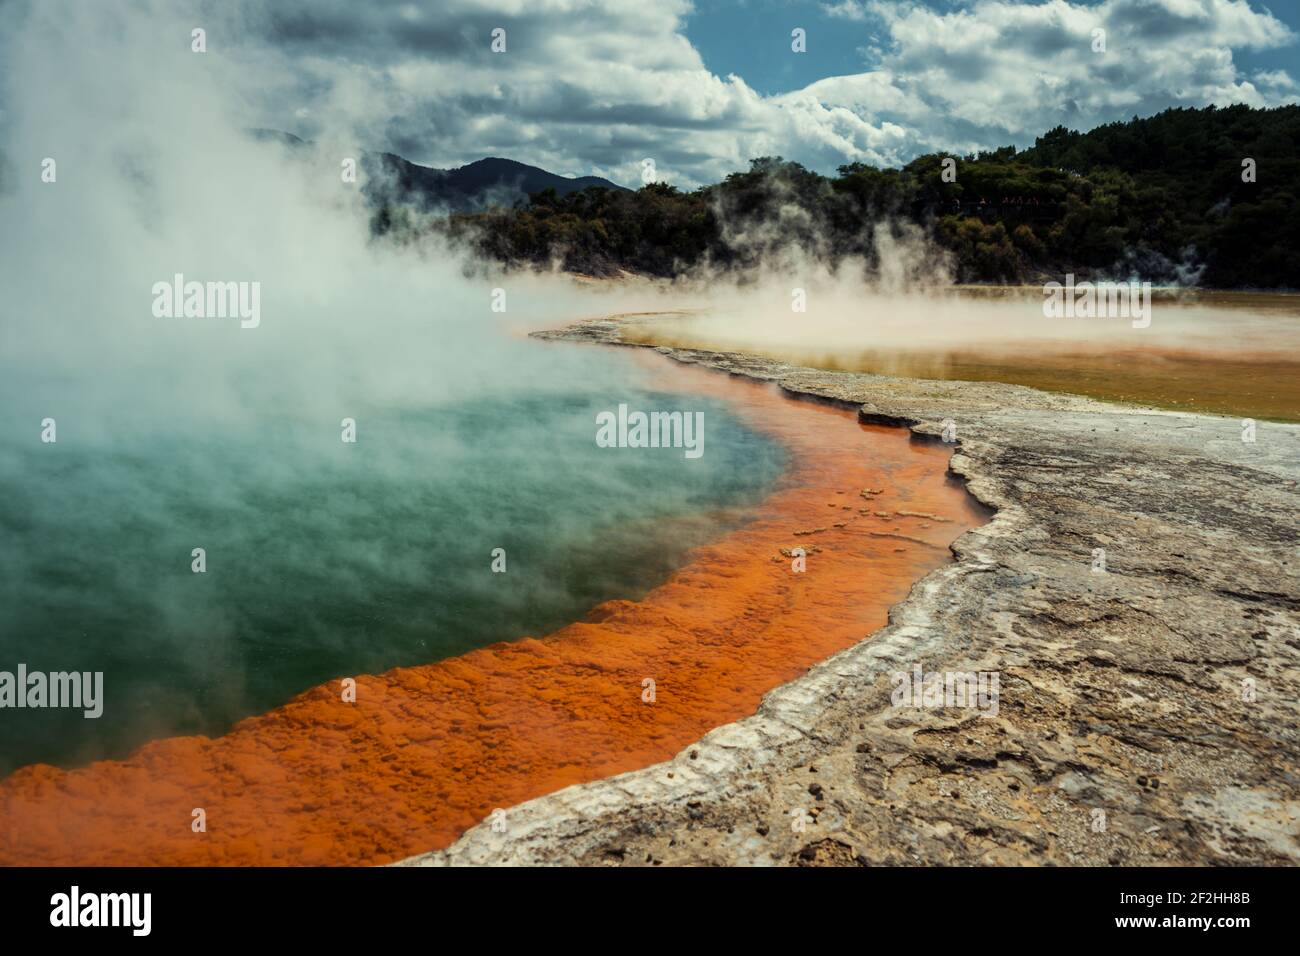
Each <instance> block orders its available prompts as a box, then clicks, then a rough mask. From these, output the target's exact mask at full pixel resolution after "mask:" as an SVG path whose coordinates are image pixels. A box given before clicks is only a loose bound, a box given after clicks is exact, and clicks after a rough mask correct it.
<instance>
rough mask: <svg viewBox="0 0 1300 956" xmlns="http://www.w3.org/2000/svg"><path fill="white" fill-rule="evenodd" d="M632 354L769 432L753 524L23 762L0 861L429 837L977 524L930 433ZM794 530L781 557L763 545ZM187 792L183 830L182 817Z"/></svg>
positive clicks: (680, 712)
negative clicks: (773, 476) (276, 703)
mask: <svg viewBox="0 0 1300 956" xmlns="http://www.w3.org/2000/svg"><path fill="white" fill-rule="evenodd" d="M647 358H648V359H650V360H652V361H653V362H654V363H656V366H655V367H656V368H657V370H658V374H660V375H662V376H663V377H664V381H665V384H666V385H669V386H671V387H673V388H674V389H675V390H678V391H683V392H694V393H697V394H699V393H708V394H711V395H714V396H717V397H721V398H723V399H725V400H727V401H728V402H729V403H730V405H731V407H732V408H733V410H734V412H735V413H736V414H737V415H738V416H739V417H740V418H741V419H742V420H744V421H746V422H747V423H748V424H750V425H751V427H754V428H757V429H760V430H762V431H763V432H766V433H767V434H769V435H771V436H772V437H773V438H775V439H776V440H778V441H780V442H781V443H783V444H784V445H785V446H786V447H787V448H788V450H789V451H790V453H791V454H790V466H789V470H788V471H787V474H786V475H785V476H784V477H783V479H782V481H781V483H780V485H779V487H778V488H777V490H776V491H775V492H774V493H773V494H772V495H771V496H769V497H768V498H767V499H766V500H764V501H763V502H762V503H761V504H760V505H759V506H758V507H757V508H756V509H755V513H754V516H753V518H752V520H750V521H749V522H748V523H746V524H745V525H744V526H742V527H740V528H739V529H737V530H734V531H731V532H729V533H727V534H725V535H724V536H723V537H721V538H720V539H719V540H717V541H715V542H714V543H712V544H710V545H708V546H705V547H703V548H699V549H697V550H696V551H695V552H693V553H692V556H691V561H690V563H689V564H688V565H687V566H686V567H684V568H682V569H681V570H680V571H678V572H677V573H675V574H674V575H673V576H672V577H671V578H669V580H668V581H666V582H665V583H664V584H663V585H661V586H660V587H658V588H656V589H654V590H653V591H651V592H650V593H649V594H648V595H646V596H645V597H644V598H643V599H642V600H639V601H627V600H619V601H611V602H607V603H606V604H603V605H601V606H600V607H598V608H596V609H595V610H593V611H592V612H591V614H589V615H588V616H587V618H586V619H585V620H584V621H581V622H579V623H574V624H571V625H569V626H567V627H565V628H563V629H561V630H559V631H557V632H555V633H553V634H550V635H547V636H546V637H543V638H540V639H533V638H527V639H523V640H519V641H514V642H510V643H501V644H495V645H492V646H491V647H487V648H483V649H480V650H476V651H473V652H471V653H468V654H465V655H462V656H460V657H455V658H451V659H448V660H443V661H439V662H438V663H435V664H429V665H427V666H419V667H410V668H401V669H398V670H393V671H389V672H388V673H385V674H381V675H378V676H362V677H358V678H357V687H356V701H355V703H349V702H344V700H343V694H342V693H341V682H340V681H333V682H331V683H330V684H326V685H323V686H320V687H317V688H314V689H312V690H310V691H307V692H306V693H303V694H301V695H299V696H298V697H296V698H294V699H293V700H291V701H289V702H288V703H286V704H285V705H284V706H282V707H278V708H276V709H275V710H273V711H271V712H269V713H267V714H264V715H261V716H257V717H252V718H249V719H247V720H243V721H241V722H240V723H238V724H237V725H236V726H235V727H234V728H232V729H231V731H230V732H229V733H227V734H225V735H224V736H222V737H218V738H215V739H213V738H207V737H177V738H171V739H164V740H158V741H154V742H152V743H149V744H147V745H145V746H144V747H141V748H140V749H139V750H137V751H136V752H135V753H134V754H132V755H131V756H130V757H128V758H127V759H124V760H115V761H102V762H99V763H94V764H91V765H90V766H88V767H84V768H82V769H77V770H71V771H65V770H60V769H57V768H55V767H51V766H47V765H40V764H38V765H34V766H30V767H24V768H22V769H20V770H18V771H16V772H15V773H13V774H11V775H10V776H9V777H8V778H7V779H6V780H4V781H3V782H0V863H3V864H30V865H168V864H180V865H187V864H200V865H201V864H207V865H228V864H258V865H282V864H314V865H320V864H324V865H331V864H364V863H385V862H391V861H393V860H398V859H401V858H403V857H406V856H410V855H412V854H415V853H420V852H424V851H427V850H432V849H436V848H439V847H442V846H446V845H447V844H449V843H451V842H452V841H453V840H455V838H456V837H457V836H458V835H459V834H460V833H462V832H463V831H464V830H466V829H468V828H469V827H471V826H473V825H474V824H476V823H479V822H480V821H482V820H483V819H484V818H486V817H487V816H488V815H489V814H491V812H492V811H493V809H495V808H498V807H502V808H506V807H509V806H511V805H513V804H516V803H519V802H521V801H524V800H527V799H530V798H532V797H536V796H540V795H542V794H545V793H549V792H552V791H555V790H557V789H560V788H562V787H565V786H568V785H570V784H576V783H582V782H585V781H590V780H595V779H598V778H601V777H606V776H610V775H612V774H617V773H622V772H624V771H627V770H633V769H637V768H640V767H645V766H648V765H650V764H654V763H657V762H659V761H661V760H665V759H667V758H669V757H671V756H673V755H674V754H676V753H677V752H678V751H679V750H681V748H682V747H684V746H685V745H686V744H688V743H690V742H691V741H693V740H696V739H698V738H699V737H700V736H702V735H703V734H704V733H706V732H708V731H709V730H711V729H712V728H714V727H717V726H719V725H721V724H724V723H728V722H731V721H734V720H738V719H740V718H743V717H746V716H748V715H750V714H752V713H754V711H755V710H756V708H757V706H758V703H759V701H760V699H761V698H762V696H763V694H764V693H766V692H767V691H769V690H771V689H772V688H774V687H776V686H778V685H780V684H782V683H785V682H786V681H789V680H791V679H792V678H794V677H796V676H798V675H799V674H801V673H802V672H804V671H805V670H806V669H807V668H808V667H809V666H811V665H812V664H815V663H816V662H818V661H820V660H823V659H825V658H826V657H828V656H830V655H831V654H833V653H835V652H836V651H839V650H842V649H844V648H845V647H848V646H850V645H852V644H854V643H856V642H858V641H860V640H862V639H863V638H864V637H865V636H866V635H868V634H869V633H871V632H872V631H874V630H876V629H878V628H880V627H882V626H883V625H884V624H885V623H886V615H887V611H888V608H889V606H890V605H892V604H895V603H897V602H899V601H901V600H902V599H903V598H904V597H906V595H907V592H908V590H909V589H910V588H911V586H912V584H913V583H914V582H915V581H917V580H918V579H919V578H921V577H922V576H923V575H925V574H926V573H927V572H928V571H930V570H932V569H933V568H936V567H938V566H940V565H941V564H943V563H945V562H947V561H949V560H951V556H950V554H949V552H948V551H947V545H948V544H950V543H951V542H952V541H953V540H954V539H955V538H956V537H957V536H958V535H959V534H961V533H962V532H963V531H965V530H966V529H967V528H970V527H972V526H974V525H976V524H979V523H981V521H982V520H983V517H982V515H981V512H980V510H979V508H978V506H977V505H976V504H975V503H974V502H973V500H972V499H971V498H970V497H969V496H968V495H967V494H966V492H965V491H964V490H963V489H962V488H960V487H959V486H958V485H956V484H955V483H953V482H952V481H951V480H948V479H947V478H946V469H947V461H948V457H949V455H950V454H951V449H950V448H948V447H946V446H942V445H940V446H935V445H922V444H919V443H916V442H911V441H909V439H908V436H907V433H906V432H905V431H903V430H902V429H894V428H881V427H875V426H866V425H861V424H859V423H858V422H857V420H856V415H855V414H854V412H852V411H849V410H844V409H840V408H834V407H830V406H826V405H819V404H815V403H811V402H804V401H795V400H792V399H790V398H787V397H783V396H782V395H781V394H780V393H779V392H778V390H776V389H775V388H774V387H772V386H769V385H763V384H759V383H755V382H751V381H748V380H740V379H735V378H730V377H728V376H725V375H720V374H718V373H716V372H710V371H705V370H701V369H691V368H684V367H680V366H675V365H672V366H669V365H667V364H666V363H667V360H665V359H661V358H659V357H657V356H654V357H649V356H648V357H647ZM594 429H595V425H594V423H593V436H594V434H595V431H594ZM593 440H594V438H593ZM705 448H706V453H707V443H706V445H705ZM610 453H611V454H617V453H618V452H617V451H613V450H611V452H610ZM663 453H665V454H680V452H679V451H677V450H671V451H665V452H663ZM864 492H866V493H865V494H864ZM906 512H911V514H907V513H906ZM937 519H942V520H937ZM798 532H805V533H803V534H800V533H798ZM807 532H811V533H807ZM796 548H804V549H805V550H806V551H807V552H808V555H807V559H806V560H807V570H806V571H805V572H804V573H795V572H794V571H793V570H792V559H791V558H790V557H789V556H787V555H783V554H782V553H781V551H782V549H785V550H786V551H793V550H794V549H796ZM647 677H649V678H651V679H653V680H654V681H655V699H654V701H653V702H646V701H643V700H642V694H643V687H642V682H643V680H644V679H645V678H647ZM195 808H203V810H204V811H205V813H206V825H207V829H206V832H202V833H195V832H193V830H192V829H191V823H192V821H193V819H194V818H193V816H192V811H193V810H194V809H195Z"/></svg>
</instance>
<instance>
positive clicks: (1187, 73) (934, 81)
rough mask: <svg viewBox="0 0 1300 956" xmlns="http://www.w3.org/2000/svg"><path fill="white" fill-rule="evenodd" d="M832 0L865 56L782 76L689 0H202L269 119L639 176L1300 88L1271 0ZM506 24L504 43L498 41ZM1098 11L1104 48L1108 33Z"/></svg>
mask: <svg viewBox="0 0 1300 956" xmlns="http://www.w3.org/2000/svg"><path fill="white" fill-rule="evenodd" d="M821 10H822V13H823V14H824V15H826V16H829V17H831V18H833V20H832V22H840V23H842V24H843V28H844V29H845V30H846V31H852V32H853V33H854V34H855V35H856V34H860V35H861V37H862V47H861V54H862V62H863V69H862V71H861V72H858V73H853V74H851V75H840V76H830V77H826V78H823V79H821V80H818V81H817V82H815V83H812V84H810V85H808V86H805V87H803V88H801V89H796V90H790V91H787V92H783V93H779V94H775V95H763V94H760V93H759V92H757V91H756V90H755V89H754V86H753V85H751V83H749V82H747V81H746V79H745V77H743V76H737V75H726V76H719V75H717V74H715V73H714V72H712V71H711V70H710V69H709V68H708V66H707V64H706V63H705V61H704V59H703V58H702V57H701V55H700V53H699V51H698V50H697V49H696V48H695V47H694V46H693V45H692V43H691V42H690V40H689V39H688V37H687V27H688V25H689V17H690V15H691V12H692V5H691V3H690V2H688V0H661V2H658V3H652V4H648V3H645V2H644V0H600V2H596V0H441V2H438V3H414V2H408V0H369V2H366V3H358V2H351V0H278V2H276V3H273V4H272V3H268V2H265V0H237V2H233V3H231V2H221V3H216V2H213V0H200V2H197V3H195V4H194V5H193V18H194V22H195V23H196V24H201V25H204V26H205V27H206V28H207V29H208V31H209V37H210V40H209V44H210V50H211V54H210V55H211V56H212V57H213V58H220V59H222V60H223V61H224V65H225V66H226V67H228V68H232V69H236V70H238V69H240V68H241V67H244V68H249V69H255V70H256V73H257V75H258V76H259V77H264V78H265V79H264V82H263V83H262V86H261V88H260V89H259V90H258V91H257V92H256V93H253V94H250V95H249V96H248V97H247V98H246V100H245V103H244V110H245V113H246V115H245V116H244V117H243V120H244V121H245V122H246V124H247V125H249V126H259V127H273V128H280V129H287V130H289V131H290V132H294V133H297V134H299V135H303V136H306V137H309V138H314V137H317V136H319V135H321V134H322V132H323V131H326V130H335V131H337V130H339V129H340V128H344V129H347V130H349V131H350V132H351V135H352V137H353V139H354V140H355V141H356V143H358V144H360V145H363V146H369V147H372V148H376V149H389V150H392V151H394V152H398V153H400V154H402V155H404V156H406V157H407V158H409V159H412V160H413V161H415V162H420V163H425V164H428V165H434V166H444V167H446V166H457V165H461V164H464V163H467V162H471V161H473V160H475V159H479V158H482V157H483V156H485V155H503V156H507V157H509V158H512V159H517V160H520V161H522V162H528V163H533V164H536V165H539V166H543V167H545V168H548V169H551V170H553V171H555V172H559V173H562V174H566V175H574V176H577V175H591V174H595V175H601V176H606V177H608V178H610V179H613V180H615V181H618V182H622V183H625V184H628V185H635V184H637V183H639V182H640V172H641V167H642V161H643V160H644V159H646V158H652V159H654V160H655V163H656V167H657V169H658V172H659V174H660V177H661V178H663V179H666V180H667V181H669V182H672V183H674V184H676V185H678V186H681V187H684V188H690V187H693V186H696V185H699V184H702V183H705V182H711V181H715V180H717V179H719V178H721V177H722V176H725V175H726V174H727V173H728V172H731V171H733V170H735V169H737V168H743V167H744V166H745V165H746V163H747V162H748V160H749V159H751V158H753V157H756V156H762V155H783V156H785V157H786V158H789V159H794V160H797V161H799V162H802V163H805V164H806V165H809V166H811V167H813V168H816V169H819V170H823V171H830V170H833V169H834V168H835V167H836V166H838V165H840V164H842V163H845V162H852V161H862V162H867V163H873V164H878V165H894V164H898V163H903V162H906V161H908V160H909V159H911V158H913V157H915V156H916V155H918V154H920V153H923V152H931V151H948V152H953V151H955V152H966V151H970V150H977V149H984V148H991V147H995V146H1000V145H1005V144H1007V143H1011V142H1014V143H1017V144H1020V145H1027V144H1028V143H1029V142H1032V140H1033V138H1034V137H1035V136H1036V135H1038V134H1039V133H1042V132H1043V131H1045V130H1046V129H1049V128H1051V127H1052V126H1055V125H1057V124H1060V123H1064V124H1066V125H1069V126H1073V127H1076V128H1090V127H1092V126H1094V125H1097V124H1099V123H1104V122H1109V121H1113V120H1117V119H1126V118H1128V117H1129V116H1132V115H1134V114H1138V115H1148V114H1150V113H1154V112H1157V111H1159V110H1161V109H1164V108H1166V107H1169V106H1205V105H1208V104H1216V105H1226V104H1229V103H1247V104H1250V105H1254V106H1270V105H1280V104H1283V103H1291V102H1297V101H1300V98H1298V97H1297V95H1296V88H1295V85H1294V82H1293V81H1292V80H1291V77H1290V76H1289V75H1287V74H1286V72H1285V71H1282V70H1278V69H1273V70H1255V71H1246V70H1243V68H1242V67H1241V66H1240V65H1239V64H1238V62H1237V57H1238V56H1239V55H1240V54H1241V53H1242V52H1243V51H1264V50H1271V49H1276V48H1280V47H1283V46H1286V45H1288V44H1292V43H1295V42H1296V36H1295V34H1294V33H1293V32H1292V31H1291V30H1290V29H1289V28H1288V27H1287V26H1286V25H1285V24H1284V23H1283V22H1281V21H1280V20H1279V19H1277V18H1276V17H1274V16H1273V15H1272V14H1270V13H1269V12H1268V11H1267V10H1266V9H1265V8H1264V7H1263V6H1261V5H1260V4H1259V0H1103V2H1099V3H1098V2H1084V0H1074V2H1071V0H1046V2H1042V0H1034V2H1028V0H929V2H928V3H927V2H921V0H834V2H829V3H824V4H822V5H821ZM736 15H737V16H747V15H752V16H761V15H763V14H762V12H761V11H758V10H752V9H749V8H744V7H741V8H738V9H737V11H736ZM774 22H775V21H774ZM497 29H503V30H505V40H506V50H505V52H502V53H494V52H493V51H492V48H491V40H492V35H493V31H494V30H497ZM773 29H777V27H776V26H774V27H773ZM781 29H782V30H784V26H782V27H781ZM1097 29H1101V30H1105V31H1106V49H1105V52H1101V53H1099V52H1094V50H1093V31H1094V30H1097ZM791 55H795V54H791ZM802 55H805V56H810V57H811V56H815V55H816V53H815V52H809V53H807V54H802ZM214 68H215V66H214Z"/></svg>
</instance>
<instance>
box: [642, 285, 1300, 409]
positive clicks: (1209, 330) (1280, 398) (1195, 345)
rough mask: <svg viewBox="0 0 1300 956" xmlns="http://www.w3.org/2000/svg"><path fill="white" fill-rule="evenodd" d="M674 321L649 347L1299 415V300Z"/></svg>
mask: <svg viewBox="0 0 1300 956" xmlns="http://www.w3.org/2000/svg"><path fill="white" fill-rule="evenodd" d="M771 298H773V297H768V299H769V301H768V302H764V303H753V304H748V305H745V306H744V307H742V308H737V307H736V305H735V303H725V304H724V307H723V308H719V309H716V310H714V309H711V310H704V311H702V312H701V313H700V314H698V315H673V316H665V317H664V318H662V319H659V320H652V321H648V322H645V323H642V324H641V325H639V327H637V328H635V329H630V330H628V331H627V332H625V338H627V339H629V340H630V341H636V342H642V343H655V344H663V345H674V346H678V347H681V348H700V349H712V350H718V351H733V350H734V351H749V352H754V353H757V354H760V355H764V356H767V357H769V358H775V359H778V360H781V361H786V362H790V363H792V364H795V365H808V366H812V367H815V368H826V369H836V370H844V371H852V372H872V373H876V374H882V375H896V376H901V377H906V378H930V379H946V380H958V381H972V382H1006V383H1008V384H1012V385H1027V386H1029V387H1031V388H1039V389H1043V390H1045V391H1054V392H1069V393H1072V394H1076V395H1086V396H1088V397H1090V398H1098V399H1102V400H1103V401H1121V402H1133V403H1137V404H1142V405H1152V406H1155V407H1157V408H1167V409H1170V410H1175V411H1185V412H1198V413H1202V414H1219V415H1233V416H1243V417H1252V418H1260V419H1270V420H1276V421H1300V295H1288V294H1265V293H1224V292H1192V291H1190V290H1176V291H1175V290H1156V291H1155V294H1154V298H1153V301H1152V304H1151V315H1150V319H1151V324H1150V325H1149V326H1148V327H1146V328H1141V329H1138V328H1133V326H1132V323H1131V322H1130V321H1129V320H1128V319H1125V318H1101V317H1098V318H1086V319H1084V318H1080V319H1063V318H1056V319H1048V318H1046V317H1044V315H1043V311H1042V302H1043V294H1042V291H1041V289H1030V288H1020V287H1014V288H997V287H972V288H965V289H955V290H949V291H946V292H944V293H943V294H934V295H929V296H926V295H913V296H906V297H904V296H888V295H879V294H870V293H864V294H857V295H853V296H846V295H837V294H833V293H832V294H829V295H827V296H825V297H818V296H813V297H811V298H810V300H809V301H810V306H809V312H808V313H807V314H805V315H802V316H799V317H798V321H791V316H790V314H789V310H788V308H787V309H785V310H784V311H773V310H772V309H771V307H770V299H771Z"/></svg>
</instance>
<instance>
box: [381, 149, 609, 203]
mask: <svg viewBox="0 0 1300 956" xmlns="http://www.w3.org/2000/svg"><path fill="white" fill-rule="evenodd" d="M363 162H364V163H365V165H366V172H367V174H368V183H367V187H366V188H367V194H368V195H370V196H371V197H372V198H373V199H375V200H377V201H379V200H384V199H386V200H389V201H397V202H409V203H415V204H417V205H419V206H421V207H422V208H424V209H425V210H426V211H431V210H435V209H439V208H443V209H447V210H449V211H451V212H474V211H480V210H483V209H486V208H488V207H489V206H505V207H511V206H513V205H514V204H515V203H516V202H518V201H519V200H526V199H528V197H529V196H531V195H532V194H534V193H540V192H542V191H543V190H546V189H553V190H555V193H556V195H557V196H567V195H569V194H570V193H575V192H579V191H581V190H583V189H588V188H590V187H592V186H599V187H602V188H604V189H610V190H615V191H618V192H626V190H624V189H623V187H622V186H618V185H615V184H614V183H612V182H610V181H609V180H608V179H601V178H600V177H599V176H580V177H578V178H576V179H571V178H569V177H567V176H560V175H557V174H555V173H552V172H547V171H546V170H545V169H539V168H538V167H536V166H529V165H527V164H525V163H517V162H515V161H514V160H513V159H499V158H497V157H489V158H487V159H480V160H477V161H475V162H472V163H470V164H469V165H467V166H461V167H458V168H457V169H433V168H431V167H428V166H419V165H416V164H415V163H412V162H410V161H409V160H405V159H403V158H402V157H401V156H396V155H394V154H393V153H378V154H373V155H367V156H366V157H365V159H364V161H363Z"/></svg>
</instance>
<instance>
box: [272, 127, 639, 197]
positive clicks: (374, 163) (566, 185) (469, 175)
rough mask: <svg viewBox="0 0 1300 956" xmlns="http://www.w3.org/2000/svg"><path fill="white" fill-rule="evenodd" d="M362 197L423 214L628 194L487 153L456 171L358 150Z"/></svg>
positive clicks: (280, 138) (277, 138)
mask: <svg viewBox="0 0 1300 956" xmlns="http://www.w3.org/2000/svg"><path fill="white" fill-rule="evenodd" d="M249 132H250V133H251V134H252V135H253V136H254V137H255V138H256V139H259V140H262V141H265V142H277V143H281V144H283V145H285V146H288V147H290V148H294V149H297V148H302V147H306V146H309V145H310V144H309V143H308V142H307V141H306V140H304V139H301V138H300V137H297V136H294V135H293V134H292V133H285V132H282V131H281V130H274V129H253V130H250V131H249ZM361 167H362V170H363V171H364V173H365V179H366V185H365V193H366V196H367V197H368V198H369V199H370V200H371V201H372V202H374V203H375V205H377V206H383V205H386V204H390V203H391V204H394V205H399V206H400V205H413V206H416V207H417V208H419V209H421V210H422V211H425V212H434V211H438V210H444V211H447V212H482V211H484V210H486V209H488V208H490V207H492V206H504V207H507V208H509V207H511V206H513V205H514V204H515V203H516V202H519V201H520V200H527V199H528V197H529V196H531V195H532V194H533V193H540V192H542V191H543V190H547V189H553V190H555V194H556V195H557V196H567V195H569V194H570V193H575V192H579V191H581V190H583V189H589V188H591V187H593V186H598V187H601V188H603V189H610V190H614V191H617V192H627V191H628V190H626V189H624V188H623V187H622V186H619V185H617V184H616V183H612V182H610V181H609V180H608V179H602V178H601V177H599V176H579V177H577V178H570V177H568V176H560V175H558V174H556V173H552V172H548V171H547V170H545V169H541V168H539V167H537V166H529V165H528V164H527V163H519V162H515V161H514V160H513V159H501V158H499V157H495V156H490V157H488V158H486V159H479V160H475V161H474V162H472V163H469V164H468V165H466V166H460V167H457V168H456V169H435V168H433V167H431V166H420V165H418V164H417V163H413V162H411V161H410V160H408V159H404V158H403V157H401V156H398V155H397V154H395V153H371V152H363V153H362V154H361Z"/></svg>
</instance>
